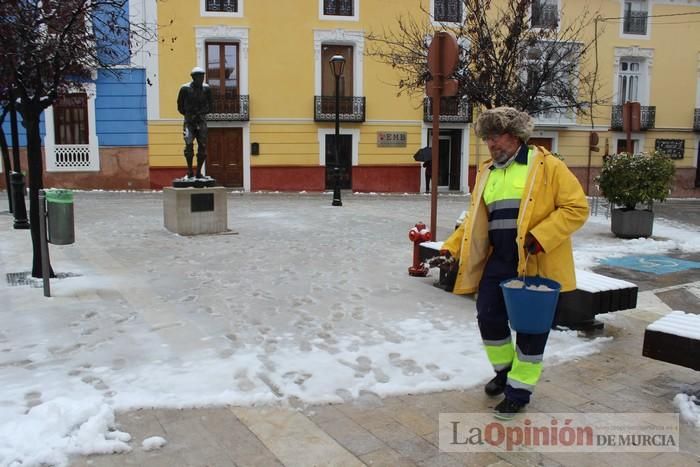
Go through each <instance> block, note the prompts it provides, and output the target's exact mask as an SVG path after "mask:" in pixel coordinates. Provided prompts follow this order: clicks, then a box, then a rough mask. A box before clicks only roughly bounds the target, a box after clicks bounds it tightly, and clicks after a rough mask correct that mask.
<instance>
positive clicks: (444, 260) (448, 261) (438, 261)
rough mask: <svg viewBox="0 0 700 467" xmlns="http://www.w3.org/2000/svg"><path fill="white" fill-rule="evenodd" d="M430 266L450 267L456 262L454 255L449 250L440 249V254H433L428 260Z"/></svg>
mask: <svg viewBox="0 0 700 467" xmlns="http://www.w3.org/2000/svg"><path fill="white" fill-rule="evenodd" d="M427 262H428V267H431V268H440V269H449V268H450V267H451V266H452V265H453V264H454V262H455V259H454V257H453V256H452V255H451V254H450V252H449V251H447V250H440V256H433V257H432V258H430V259H429V260H428V261H427Z"/></svg>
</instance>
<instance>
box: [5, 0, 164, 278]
mask: <svg viewBox="0 0 700 467" xmlns="http://www.w3.org/2000/svg"><path fill="white" fill-rule="evenodd" d="M127 3H128V0H3V1H2V2H0V30H1V31H2V34H0V54H2V57H3V61H4V63H3V65H2V67H1V68H0V71H1V72H2V77H0V82H1V83H8V84H9V86H11V87H12V88H13V90H14V95H15V97H16V99H17V109H18V110H19V113H20V114H21V116H22V120H23V124H24V126H25V129H26V136H27V160H28V172H29V173H28V175H29V206H30V214H29V220H30V224H31V235H32V246H33V252H34V257H33V264H32V276H34V277H41V275H42V267H41V248H40V243H39V211H38V207H39V198H38V195H39V190H41V189H42V188H43V173H42V157H41V138H40V133H39V121H40V117H41V114H42V113H43V111H44V110H45V109H46V108H48V107H49V106H51V105H53V104H54V103H55V102H56V101H57V99H59V98H60V97H61V96H62V95H63V94H65V93H67V92H69V91H70V90H71V88H73V87H76V86H80V83H82V82H85V81H89V80H90V79H91V78H92V76H93V74H94V73H96V71H97V70H98V69H111V68H113V67H114V66H116V65H119V64H120V63H124V62H125V61H127V62H128V58H129V55H130V53H131V52H133V50H134V49H135V48H137V47H140V46H142V45H143V43H144V42H145V41H147V40H151V39H152V38H153V37H154V36H155V29H154V28H153V26H149V25H146V24H133V23H130V22H129V18H128V15H127V10H126V8H125V5H126V4H127Z"/></svg>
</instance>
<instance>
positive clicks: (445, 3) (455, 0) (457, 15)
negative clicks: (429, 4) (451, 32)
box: [433, 0, 463, 23]
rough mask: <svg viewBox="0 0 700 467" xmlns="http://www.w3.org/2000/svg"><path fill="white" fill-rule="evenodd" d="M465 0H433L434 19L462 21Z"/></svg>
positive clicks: (443, 21)
mask: <svg viewBox="0 0 700 467" xmlns="http://www.w3.org/2000/svg"><path fill="white" fill-rule="evenodd" d="M462 3H463V0H433V20H434V21H438V22H441V23H461V22H462V9H463V5H462Z"/></svg>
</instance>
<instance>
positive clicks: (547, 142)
mask: <svg viewBox="0 0 700 467" xmlns="http://www.w3.org/2000/svg"><path fill="white" fill-rule="evenodd" d="M527 144H529V145H530V146H542V147H544V148H545V149H546V150H547V151H549V152H552V138H530V140H529V141H528V142H527Z"/></svg>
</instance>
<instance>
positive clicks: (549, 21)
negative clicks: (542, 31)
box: [531, 2, 559, 28]
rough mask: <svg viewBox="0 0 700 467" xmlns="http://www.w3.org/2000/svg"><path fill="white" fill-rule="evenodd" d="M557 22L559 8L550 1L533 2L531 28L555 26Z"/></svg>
mask: <svg viewBox="0 0 700 467" xmlns="http://www.w3.org/2000/svg"><path fill="white" fill-rule="evenodd" d="M558 24H559V8H558V6H557V5H553V4H550V3H544V4H543V3H539V2H533V4H532V20H531V25H532V27H533V28H556V27H557V25H558Z"/></svg>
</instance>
